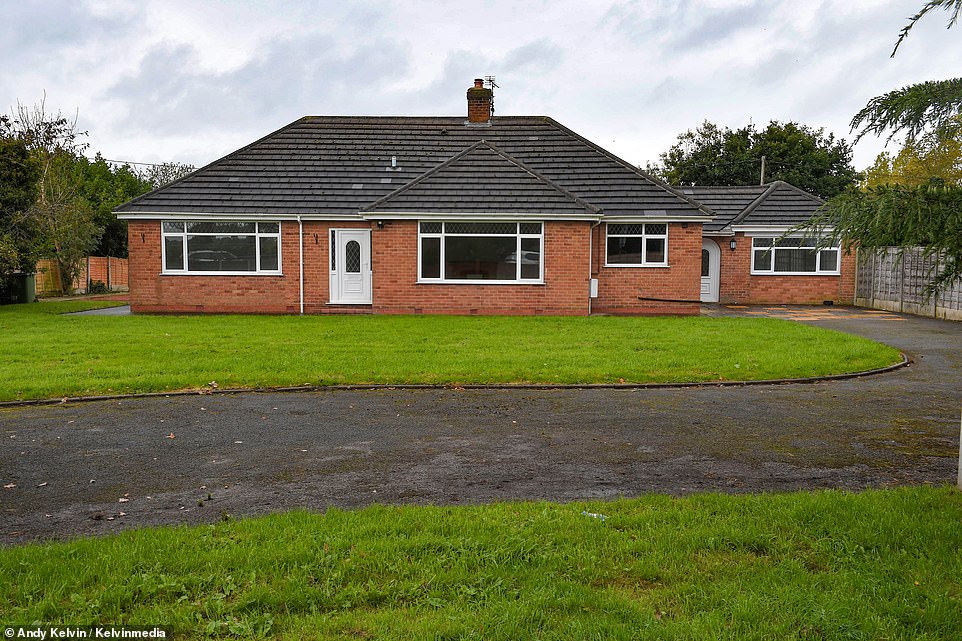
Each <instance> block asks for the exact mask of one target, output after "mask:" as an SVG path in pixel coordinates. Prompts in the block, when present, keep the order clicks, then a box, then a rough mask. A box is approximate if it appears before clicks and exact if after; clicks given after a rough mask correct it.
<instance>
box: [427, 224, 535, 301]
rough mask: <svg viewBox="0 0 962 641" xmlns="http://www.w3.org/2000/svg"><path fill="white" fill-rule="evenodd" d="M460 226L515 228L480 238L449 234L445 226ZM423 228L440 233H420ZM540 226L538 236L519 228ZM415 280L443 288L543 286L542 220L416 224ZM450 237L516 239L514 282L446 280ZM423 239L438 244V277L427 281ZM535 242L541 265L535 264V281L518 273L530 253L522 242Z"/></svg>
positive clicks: (462, 234)
mask: <svg viewBox="0 0 962 641" xmlns="http://www.w3.org/2000/svg"><path fill="white" fill-rule="evenodd" d="M452 223H453V224H460V223H469V224H470V223H480V224H488V223H496V224H505V223H511V224H514V225H515V233H514V234H482V233H456V232H449V231H448V229H447V226H448V225H450V224H452ZM425 224H429V225H440V226H441V231H439V232H430V231H428V232H426V231H423V229H424V226H425ZM531 224H537V225H539V228H540V230H541V231H540V232H538V233H537V234H533V233H522V231H521V229H522V228H521V225H531ZM417 225H418V258H417V261H418V264H417V269H418V278H417V282H418V283H419V284H439V283H441V284H446V285H542V284H544V262H545V261H544V259H545V253H544V226H545V223H544V221H543V220H486V219H476V220H443V221H441V220H419V221H418V223H417ZM453 237H460V238H512V237H513V238H515V239H516V240H515V256H516V263H515V269H516V276H517V277H516V278H515V279H514V280H493V279H487V280H486V279H480V278H478V279H473V278H445V277H444V272H445V261H446V257H447V239H448V238H453ZM425 238H437V239H439V241H440V250H439V251H440V253H439V258H438V260H439V261H440V265H439V272H438V273H439V277H438V278H430V277H425V276H424V275H423V273H422V268H423V266H424V265H423V260H422V253H423V248H424V243H423V240H424V239H425ZM535 239H536V240H537V241H538V255H539V256H540V261H539V264H538V277H537V278H521V269H522V264H523V261H524V252H525V251H530V250H522V249H521V245H522V240H535Z"/></svg>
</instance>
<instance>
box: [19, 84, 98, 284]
mask: <svg viewBox="0 0 962 641" xmlns="http://www.w3.org/2000/svg"><path fill="white" fill-rule="evenodd" d="M9 125H10V130H11V132H12V133H13V134H14V136H15V137H16V138H17V139H18V140H20V141H21V142H22V143H23V144H24V145H25V146H26V148H27V150H28V151H29V152H30V155H31V157H32V158H33V159H34V161H35V162H36V164H37V166H38V168H39V179H38V182H37V194H36V199H35V201H34V202H33V204H32V205H31V206H30V208H29V209H28V210H27V212H26V216H25V221H24V223H25V226H27V227H29V228H31V229H32V231H33V232H34V233H35V239H34V242H35V243H36V244H37V245H39V246H41V247H43V248H44V249H45V250H46V251H47V252H49V253H51V254H52V255H53V258H54V260H56V261H57V266H58V267H59V268H60V282H61V289H62V291H64V292H65V293H67V292H70V291H72V289H73V282H74V279H75V278H76V277H77V275H78V274H79V273H80V271H81V269H82V267H83V261H84V259H85V258H86V257H87V256H88V255H89V252H90V251H91V250H92V249H93V248H94V247H96V245H97V241H98V240H99V238H100V236H101V234H102V233H103V229H102V228H101V227H98V226H97V225H96V223H95V222H94V220H93V212H92V211H91V209H90V206H89V205H88V204H87V202H86V201H85V200H84V199H83V197H82V193H81V192H82V182H83V175H82V173H81V171H80V170H79V168H78V167H79V163H78V160H79V159H80V158H81V157H82V155H83V152H84V151H85V150H86V144H85V143H83V142H81V138H82V137H83V136H85V135H86V132H82V131H79V130H78V129H77V121H76V118H74V119H73V120H70V119H68V118H67V117H66V116H64V115H63V114H62V113H60V112H58V113H56V114H49V113H47V112H46V110H45V107H44V103H43V101H41V102H40V104H39V105H36V106H34V107H26V106H24V105H22V104H18V105H17V109H16V110H15V111H14V113H13V115H12V117H11V118H10V119H9Z"/></svg>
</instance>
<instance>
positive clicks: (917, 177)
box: [861, 131, 962, 188]
mask: <svg viewBox="0 0 962 641" xmlns="http://www.w3.org/2000/svg"><path fill="white" fill-rule="evenodd" d="M929 183H942V184H950V185H962V131H958V132H956V133H955V134H954V135H953V136H951V137H943V136H939V135H936V134H934V133H930V134H928V135H925V136H923V137H922V138H920V139H917V140H915V141H912V142H906V143H905V145H904V146H903V147H902V149H901V150H900V151H899V152H898V153H897V154H895V155H894V156H893V155H892V154H890V153H888V152H882V153H881V154H879V155H878V157H877V158H876V159H875V164H874V165H872V166H871V167H869V168H868V169H866V170H865V174H864V177H863V180H862V183H861V185H862V187H863V188H869V187H878V186H880V185H904V186H908V187H918V186H920V185H927V184H929Z"/></svg>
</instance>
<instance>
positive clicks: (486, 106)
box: [468, 78, 494, 124]
mask: <svg viewBox="0 0 962 641" xmlns="http://www.w3.org/2000/svg"><path fill="white" fill-rule="evenodd" d="M492 98H494V92H493V91H492V90H490V89H487V88H485V86H484V80H482V79H481V78H475V79H474V86H473V87H471V88H470V89H468V123H476V124H483V123H487V122H488V121H490V120H491V100H492Z"/></svg>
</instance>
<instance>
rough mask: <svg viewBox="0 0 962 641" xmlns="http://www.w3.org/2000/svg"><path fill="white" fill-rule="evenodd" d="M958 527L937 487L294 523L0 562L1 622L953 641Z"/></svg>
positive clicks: (947, 496) (238, 526)
mask: <svg viewBox="0 0 962 641" xmlns="http://www.w3.org/2000/svg"><path fill="white" fill-rule="evenodd" d="M583 512H588V513H589V514H583ZM592 514H594V515H601V514H603V515H604V516H605V517H606V518H605V519H601V518H596V517H595V516H592ZM960 522H962V493H959V492H958V491H956V490H955V489H954V488H948V487H944V488H932V487H916V488H901V489H895V490H882V491H867V492H862V493H858V494H849V493H843V492H836V491H830V492H815V493H804V492H801V493H794V494H783V495H754V496H750V495H746V496H725V495H697V496H691V497H687V498H681V499H676V498H670V497H665V496H647V497H643V498H639V499H631V500H619V501H614V502H606V503H585V504H580V503H573V504H560V505H558V504H548V503H507V504H494V505H486V506H474V507H386V506H374V507H370V508H367V509H363V510H358V511H351V512H344V511H338V510H330V511H329V512H327V513H326V514H317V513H308V512H293V513H289V514H283V515H276V516H270V517H266V518H259V519H250V520H242V521H230V520H227V521H225V522H222V523H219V524H216V525H210V526H201V527H194V528H189V529H188V528H184V527H176V528H160V529H150V530H140V531H132V532H128V533H125V534H122V535H118V536H113V537H107V538H101V539H88V540H77V541H73V542H68V543H53V544H42V545H41V544H32V545H26V546H21V547H15V548H7V549H2V550H0V576H2V577H3V581H2V582H0V611H2V612H3V613H4V617H3V618H4V621H3V623H4V625H5V626H10V625H18V624H29V623H31V622H42V623H44V624H47V625H54V624H71V625H93V624H128V625H162V626H166V627H167V628H168V629H170V630H173V631H175V632H178V633H181V634H184V635H186V636H187V637H189V638H206V637H238V638H262V637H266V636H270V637H276V638H282V639H303V638H323V639H375V638H377V639H405V640H406V639H490V640H498V639H504V640H505V641H515V640H517V639H535V638H537V639H789V638H790V639H890V640H898V639H905V640H909V639H911V640H919V639H930V640H934V639H957V638H958V635H959V631H960V630H962V555H960V554H959V550H960V549H962V528H960V527H959V523H960Z"/></svg>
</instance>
